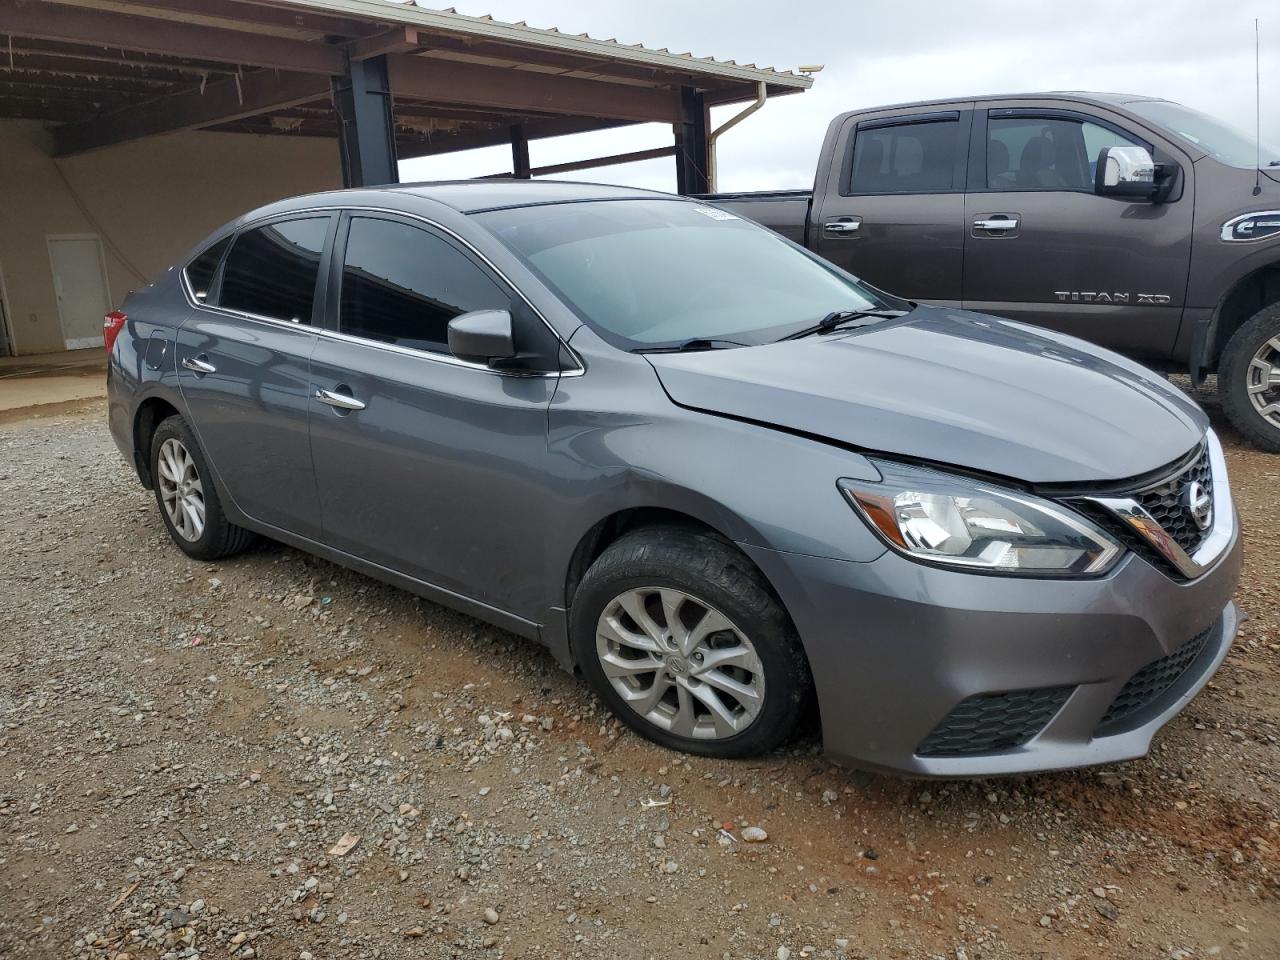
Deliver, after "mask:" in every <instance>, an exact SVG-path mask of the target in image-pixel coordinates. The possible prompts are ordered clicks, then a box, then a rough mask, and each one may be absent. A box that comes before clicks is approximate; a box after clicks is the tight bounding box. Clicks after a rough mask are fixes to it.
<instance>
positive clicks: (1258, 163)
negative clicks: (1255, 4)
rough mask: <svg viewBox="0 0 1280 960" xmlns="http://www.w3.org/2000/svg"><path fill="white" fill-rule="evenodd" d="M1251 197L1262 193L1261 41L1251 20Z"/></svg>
mask: <svg viewBox="0 0 1280 960" xmlns="http://www.w3.org/2000/svg"><path fill="white" fill-rule="evenodd" d="M1253 165H1254V171H1253V195H1254V196H1255V197H1256V196H1257V195H1258V194H1260V193H1261V192H1262V41H1261V40H1260V39H1259V31H1258V18H1257V17H1254V18H1253Z"/></svg>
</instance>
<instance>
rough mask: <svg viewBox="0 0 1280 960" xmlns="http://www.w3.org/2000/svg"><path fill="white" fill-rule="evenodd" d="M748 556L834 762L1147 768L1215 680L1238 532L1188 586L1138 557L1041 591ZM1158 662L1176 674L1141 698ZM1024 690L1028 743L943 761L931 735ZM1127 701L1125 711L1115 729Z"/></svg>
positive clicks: (943, 575) (905, 567)
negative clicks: (802, 668)
mask: <svg viewBox="0 0 1280 960" xmlns="http://www.w3.org/2000/svg"><path fill="white" fill-rule="evenodd" d="M741 546H742V549H743V550H744V551H746V553H747V554H748V555H749V556H750V557H751V558H752V560H754V561H755V563H756V564H757V565H758V566H759V567H760V569H761V570H762V571H763V573H764V574H765V576H766V577H768V578H769V581H770V582H771V583H772V584H773V586H774V588H775V589H776V590H777V591H778V593H779V595H780V596H781V598H782V601H783V603H784V604H785V605H786V607H787V610H788V611H789V612H790V614H791V616H792V619H793V621H794V622H795V625H796V628H797V630H798V631H799V633H800V637H801V640H802V641H803V643H804V647H805V652H806V653H807V655H808V658H809V665H810V667H811V669H812V672H813V677H814V684H815V686H816V688H817V694H818V703H819V709H820V711H821V714H822V731H823V740H824V743H825V747H826V750H827V752H828V753H829V754H830V755H831V756H832V757H833V758H835V759H837V760H841V761H844V762H847V763H850V764H852V765H854V766H858V767H864V768H868V769H883V770H890V771H894V772H898V773H907V774H912V775H917V776H963V777H972V776H988V775H996V774H1012V773H1026V772H1031V771H1038V770H1057V769H1063V768H1070V767H1081V766H1088V765H1091V764H1098V763H1112V762H1115V761H1119V760H1129V759H1133V758H1135V757H1141V756H1144V755H1145V754H1146V752H1147V750H1148V748H1149V746H1150V744H1151V738H1152V736H1153V735H1154V734H1155V732H1156V731H1157V730H1159V729H1160V728H1161V727H1162V726H1163V725H1164V724H1165V723H1167V722H1168V721H1169V720H1170V719H1171V718H1172V717H1173V716H1174V715H1176V714H1177V713H1178V712H1179V711H1180V710H1181V709H1182V708H1183V707H1185V706H1186V704H1187V703H1188V701H1190V699H1191V698H1192V697H1193V696H1195V694H1196V693H1198V692H1199V690H1200V689H1201V688H1202V687H1203V686H1204V685H1205V684H1206V683H1207V682H1208V681H1209V678H1210V677H1212V676H1213V674H1214V672H1215V671H1216V670H1217V668H1218V666H1219V664H1221V663H1222V661H1223V659H1224V658H1225V657H1226V655H1227V651H1228V650H1229V649H1230V646H1231V642H1232V640H1233V639H1234V638H1235V634H1236V627H1237V624H1238V616H1237V611H1236V608H1235V606H1234V604H1232V602H1231V596H1232V594H1233V593H1234V591H1235V586H1236V581H1237V580H1238V579H1239V574H1240V564H1241V548H1240V540H1239V530H1238V525H1237V529H1236V531H1235V533H1234V534H1233V535H1232V539H1231V542H1230V544H1229V545H1228V547H1227V548H1226V550H1224V551H1223V553H1222V556H1221V557H1220V558H1219V560H1218V561H1217V563H1216V564H1215V565H1213V566H1212V567H1211V568H1210V569H1209V570H1208V571H1207V572H1206V573H1204V574H1203V575H1202V576H1200V577H1199V578H1197V579H1196V580H1194V581H1191V582H1188V583H1177V582H1175V581H1173V580H1171V579H1170V578H1169V577H1167V576H1165V575H1164V574H1163V573H1161V572H1160V571H1158V570H1156V569H1155V568H1154V567H1152V566H1151V565H1150V564H1149V563H1147V562H1146V561H1145V560H1143V559H1141V558H1140V557H1137V556H1134V555H1130V556H1129V557H1127V558H1126V559H1125V560H1123V561H1122V562H1121V563H1120V565H1119V566H1118V567H1117V568H1116V569H1115V570H1113V571H1112V572H1111V573H1110V574H1108V575H1107V576H1106V577H1103V578H1101V579H1096V580H1037V579H1024V578H1017V577H1002V576H990V575H988V576H983V575H978V574H970V573H964V572H957V571H952V570H946V569H942V568H937V567H930V566H926V565H924V564H920V563H915V562H913V561H911V560H908V559H906V558H905V557H902V556H899V555H898V554H896V553H893V552H892V551H891V552H888V553H885V554H884V555H883V556H881V557H879V558H878V559H876V560H874V561H871V562H869V563H851V562H848V561H841V560H828V559H822V558H817V557H808V556H800V555H797V554H788V553H781V552H778V551H773V550H769V549H766V548H763V547H754V546H750V545H746V544H743V545H741ZM1188 641H1194V642H1196V643H1197V644H1198V647H1197V648H1195V649H1193V648H1191V647H1184V644H1186V643H1187V642H1188ZM1192 653H1194V656H1191V659H1190V661H1189V662H1188V663H1187V664H1186V666H1185V668H1183V667H1182V666H1181V663H1182V661H1185V660H1186V659H1187V657H1188V656H1189V655H1190V654H1192ZM1163 658H1170V659H1169V660H1164V659H1163ZM1157 661H1163V663H1164V664H1172V663H1177V664H1178V670H1177V672H1176V673H1175V675H1174V676H1173V677H1170V676H1169V673H1170V671H1169V670H1167V669H1166V670H1165V672H1164V675H1163V676H1162V677H1161V679H1162V680H1164V681H1167V682H1166V683H1165V684H1164V686H1163V687H1161V686H1160V684H1155V685H1149V686H1148V687H1146V688H1143V689H1140V690H1138V691H1137V692H1138V694H1140V696H1138V697H1136V698H1135V696H1134V692H1135V685H1137V686H1141V681H1142V680H1143V678H1144V677H1148V676H1150V675H1151V673H1152V672H1153V671H1154V672H1157V673H1158V672H1159V667H1160V664H1157V663H1156V662H1157ZM1147 667H1150V668H1151V669H1150V670H1148V671H1147V672H1146V673H1141V674H1140V671H1143V668H1147ZM1135 674H1137V675H1139V676H1137V677H1135ZM1131 678H1134V680H1135V683H1134V684H1129V681H1130V679H1131ZM1126 684H1129V686H1128V687H1126ZM1046 691H1047V693H1046ZM1152 691H1154V693H1152ZM1024 692H1025V693H1026V694H1027V696H1019V697H1018V698H1016V700H1017V702H1016V704H1015V706H1014V708H1013V709H1015V710H1017V711H1019V713H1018V716H1019V717H1020V718H1021V719H1022V720H1023V721H1026V720H1027V718H1028V717H1030V718H1031V726H1032V727H1034V729H1033V730H1031V732H1030V733H1029V734H1028V735H1027V736H1026V737H1024V738H1022V742H1020V743H1018V744H1017V745H1014V746H1003V747H1001V748H999V749H995V750H992V751H991V752H979V753H976V754H975V753H966V754H963V755H957V754H955V752H954V751H951V755H947V753H948V748H947V747H946V746H943V747H942V748H941V752H942V755H938V754H939V747H938V744H939V743H940V742H941V743H944V744H945V743H946V742H947V737H945V736H944V737H942V738H941V740H939V738H938V737H937V736H935V737H933V738H930V735H931V734H933V733H935V731H937V730H939V729H942V730H943V731H944V732H945V731H946V730H947V729H948V724H954V723H956V718H957V717H959V718H960V719H959V723H960V725H961V727H963V726H964V725H965V724H966V723H971V720H972V717H971V713H967V712H966V711H971V709H972V707H973V705H974V704H982V703H984V702H987V703H990V702H995V701H994V699H993V698H991V697H990V695H1000V694H1007V693H1017V694H1021V693H1024ZM1122 692H1123V697H1121V699H1120V700H1117V698H1118V697H1120V696H1121V694H1122ZM1146 694H1151V695H1150V696H1148V697H1147V698H1146V699H1145V700H1143V699H1142V696H1145V695H1146ZM971 698H976V699H971ZM966 701H967V703H966ZM962 703H963V704H964V707H962V708H961V710H960V711H958V712H957V713H953V711H956V709H957V708H958V707H961V705H962ZM1121 703H1124V704H1126V705H1127V706H1128V707H1129V710H1128V712H1127V713H1126V714H1125V715H1124V716H1123V717H1122V718H1121V719H1120V720H1118V721H1117V720H1115V719H1114V717H1115V715H1116V709H1115V706H1116V705H1118V704H1121ZM1028 704H1030V707H1028ZM1104 719H1106V720H1107V722H1105V723H1104ZM979 722H981V721H979Z"/></svg>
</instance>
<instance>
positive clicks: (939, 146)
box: [850, 120, 960, 194]
mask: <svg viewBox="0 0 1280 960" xmlns="http://www.w3.org/2000/svg"><path fill="white" fill-rule="evenodd" d="M959 149H960V123H959V121H957V120H938V121H932V122H927V123H919V122H917V123H902V124H895V125H892V126H878V127H871V128H870V129H862V130H859V131H858V133H857V138H856V140H855V141H854V145H853V175H852V178H851V182H850V192H851V193H854V194H862V193H938V192H943V191H947V190H950V189H951V188H952V184H953V181H954V179H955V169H956V158H957V156H958V151H959Z"/></svg>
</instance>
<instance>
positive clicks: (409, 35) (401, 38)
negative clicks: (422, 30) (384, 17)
mask: <svg viewBox="0 0 1280 960" xmlns="http://www.w3.org/2000/svg"><path fill="white" fill-rule="evenodd" d="M421 47H422V43H421V42H420V41H419V40H418V31H417V30H415V29H413V27H393V28H392V29H390V30H388V31H386V32H385V33H379V34H375V35H374V36H372V37H361V38H360V39H359V40H352V41H351V42H350V43H348V44H347V52H348V54H349V55H350V57H351V59H352V61H353V62H358V61H360V60H369V59H371V58H373V57H380V56H382V55H383V54H384V53H412V52H413V51H414V50H418V49H420V48H421Z"/></svg>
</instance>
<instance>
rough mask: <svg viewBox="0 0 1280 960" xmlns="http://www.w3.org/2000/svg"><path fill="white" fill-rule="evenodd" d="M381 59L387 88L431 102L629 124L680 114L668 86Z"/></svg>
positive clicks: (401, 57) (669, 120)
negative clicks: (388, 82)
mask: <svg viewBox="0 0 1280 960" xmlns="http://www.w3.org/2000/svg"><path fill="white" fill-rule="evenodd" d="M387 61H388V65H389V67H390V71H391V89H392V91H393V92H394V93H395V94H396V95H397V96H400V95H404V96H409V97H417V98H419V99H422V100H429V101H431V102H433V103H448V104H466V105H469V106H479V107H493V108H497V109H508V110H534V111H541V112H544V113H553V114H561V115H570V116H587V117H608V118H611V119H615V120H629V121H633V122H650V121H657V122H660V123H673V122H676V121H678V120H679V119H680V118H681V113H680V101H679V95H678V94H677V93H675V92H674V91H672V90H665V89H659V88H656V87H637V86H624V85H622V84H616V83H607V82H602V81H598V80H581V79H577V78H574V77H560V76H556V75H555V74H547V73H534V72H532V71H530V70H508V69H505V68H502V67H485V66H479V65H478V64H472V63H458V62H456V61H455V62H449V61H445V60H432V59H430V58H428V57H415V56H410V55H405V54H401V55H399V56H390V57H388V58H387Z"/></svg>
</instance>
